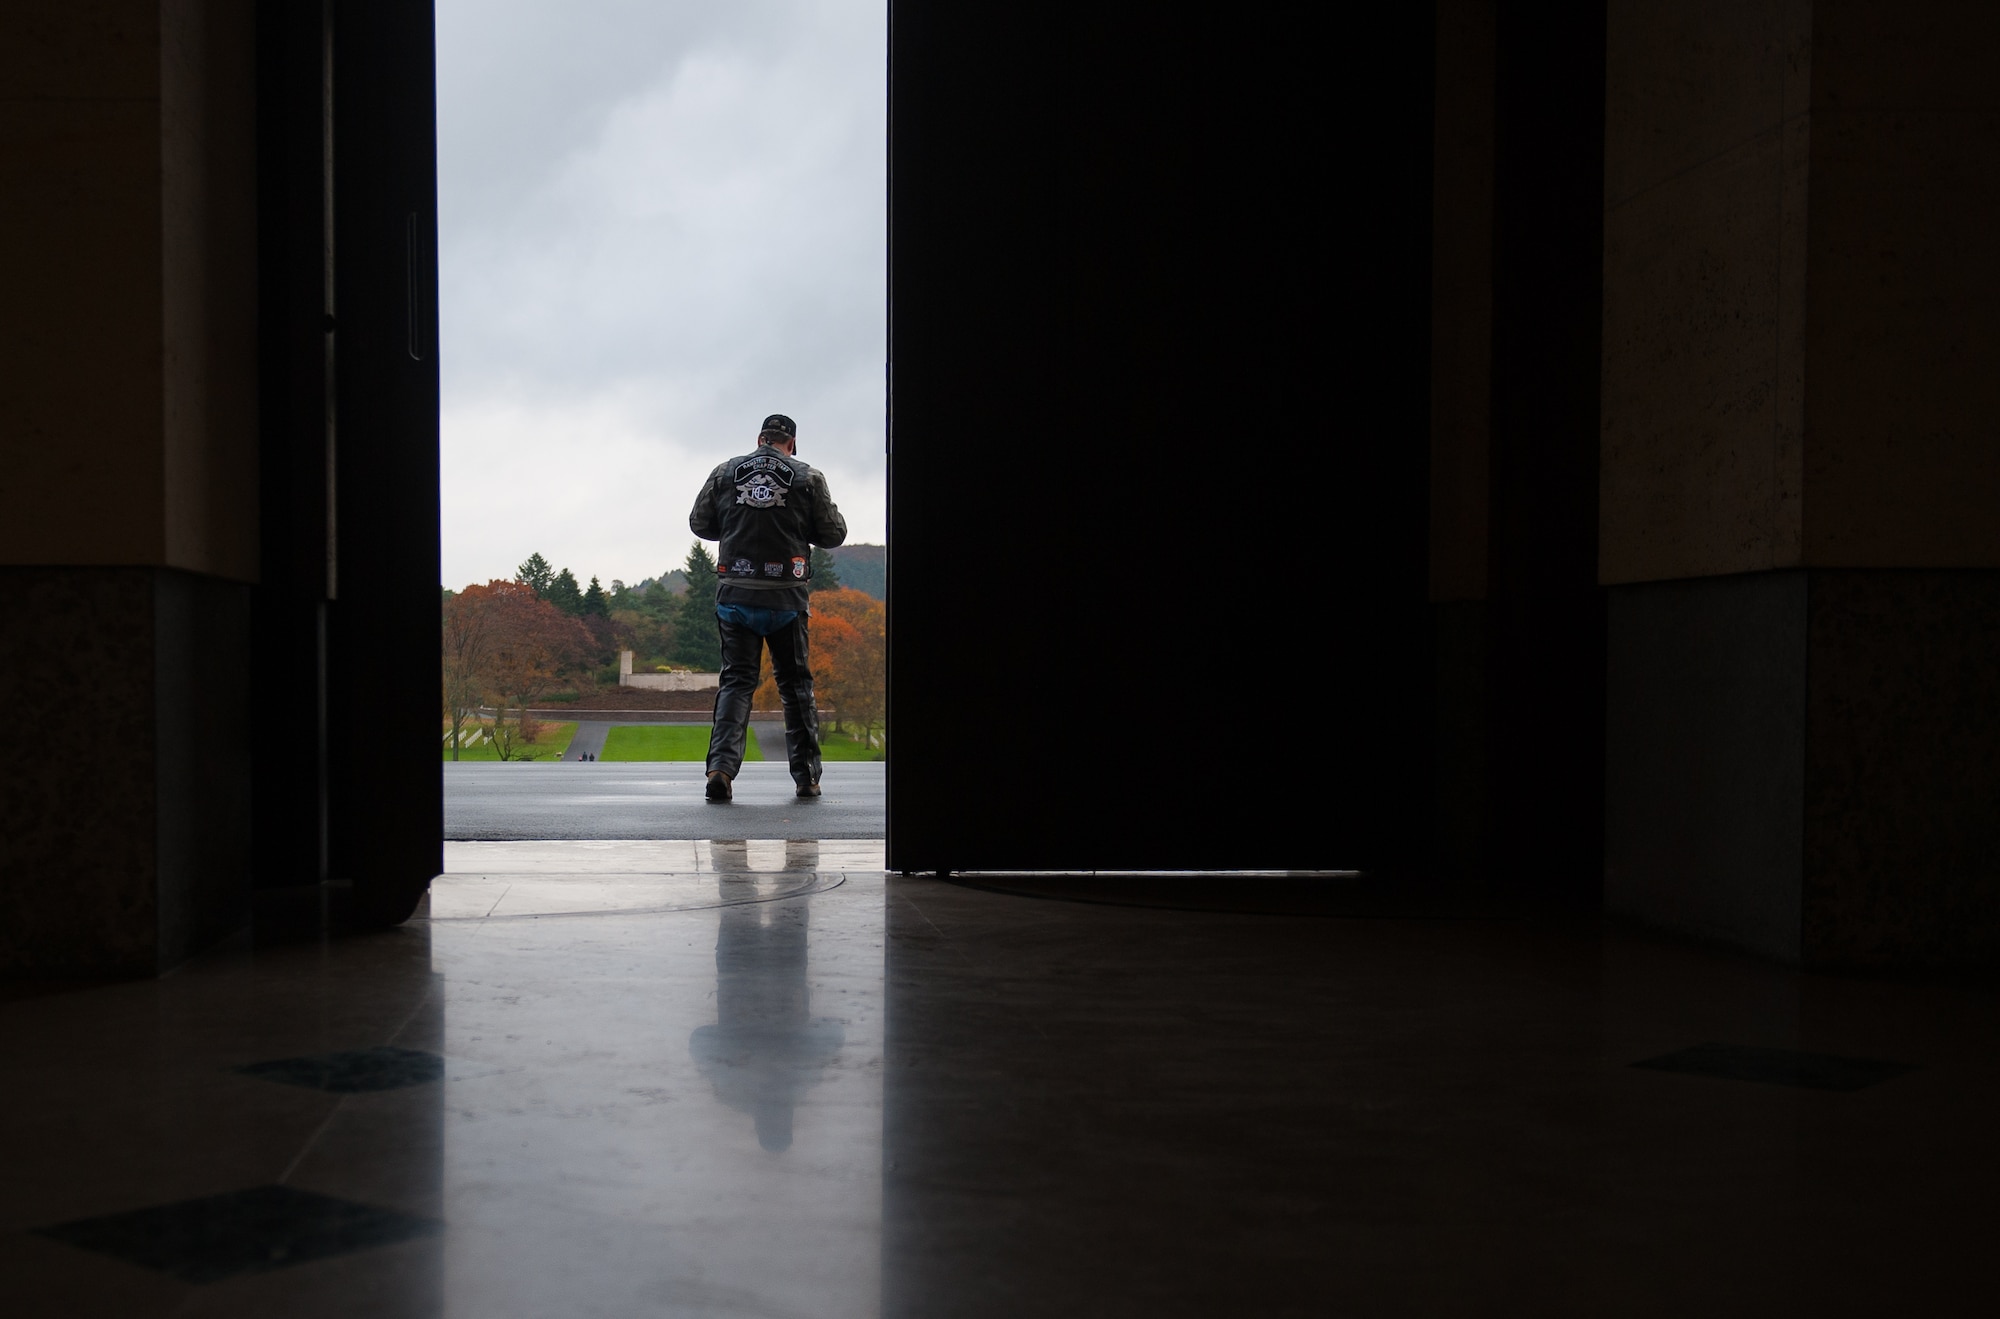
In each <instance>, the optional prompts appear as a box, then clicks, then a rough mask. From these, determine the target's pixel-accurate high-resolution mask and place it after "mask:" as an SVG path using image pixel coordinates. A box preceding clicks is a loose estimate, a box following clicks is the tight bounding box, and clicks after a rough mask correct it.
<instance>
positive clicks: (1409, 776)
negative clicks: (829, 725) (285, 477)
mask: <svg viewBox="0 0 2000 1319" xmlns="http://www.w3.org/2000/svg"><path fill="white" fill-rule="evenodd" d="M1300 12H1301V13H1303V12H1304V11H1300ZM1331 12H1337V13H1338V15H1339V18H1338V20H1337V22H1335V21H1334V20H1331V19H1328V20H1325V21H1326V22H1327V23H1328V24H1329V25H1330V27H1329V28H1328V29H1322V28H1321V27H1320V26H1318V25H1314V26H1311V27H1310V28H1300V27H1298V26H1297V25H1296V24H1293V23H1290V22H1288V21H1285V20H1283V19H1282V17H1281V16H1280V15H1279V14H1278V13H1277V12H1275V11H1273V12H1270V13H1262V12H1259V13H1254V14H1253V13H1251V12H1249V11H1244V12H1243V13H1240V14H1238V13H1227V14H1219V13H1216V12H1214V11H1209V10H1198V9H1197V10H1173V9H1169V8H1162V7H1160V6H1157V5H1141V4H1137V3H1128V2H1126V0H1086V2H1085V3H1081V4H1076V5H1064V6H1060V7H1042V8H1037V7H1030V8H1029V9H1027V10H1023V9H1022V8H1021V7H1020V6H1018V5H1014V4H1001V3H997V2H996V0H971V3H966V4H954V5H917V4H895V5H893V6H892V16H891V41H890V50H891V56H890V68H891V72H890V98H891V101H890V116H891V128H890V178H891V183H890V211H891V216H890V230H891V238H890V266H891V276H890V279H891V290H890V301H891V330H890V336H891V350H890V351H891V359H892V361H891V373H892V386H891V440H890V454H891V456H890V517H891V530H890V544H891V574H892V575H891V611H892V615H891V617H892V626H893V629H894V633H893V641H892V648H893V649H892V655H891V664H892V675H891V717H890V737H891V743H890V769H889V772H890V798H889V802H890V806H889V810H890V815H889V845H890V863H891V865H892V867H894V868H897V869H905V870H934V869H1002V868H1009V867H1024V868H1038V869H1049V868H1053V869H1067V868H1086V867H1088V868H1148V869H1150V868H1183V867H1185V868H1200V869H1229V868H1239V867H1339V866H1350V865H1363V866H1373V867H1378V868H1386V867H1392V866H1393V865H1394V864H1395V862H1396V861H1397V859H1398V858H1399V857H1401V856H1407V855H1409V854H1410V844H1411V843H1412V842H1413V840H1415V839H1416V837H1417V836H1418V834H1419V833H1420V829H1421V821H1420V820H1419V819H1418V818H1417V817H1418V815H1419V814H1420V813H1421V811H1422V809H1423V807H1422V803H1423V801H1424V799H1425V796H1426V795H1427V793H1426V790H1427V788H1428V784H1429V775H1430V771H1429V767H1428V764H1427V763H1426V758H1427V756H1428V747H1429V744H1430V729H1429V722H1430V702H1429V697H1428V692H1429V680H1430V675H1429V668H1430V664H1431V660H1430V654H1431V650H1430V642H1429V621H1428V615H1427V612H1426V606H1425V565H1424V555H1425V552H1426V539H1425V525H1426V524H1425V518H1426V511H1425V510H1426V485H1425V483H1426V472H1427V461H1428V458H1427V450H1428V434H1429V417H1428V381H1427V374H1426V373H1427V362H1428V357H1427V353H1428V341H1427V335H1428V321H1427V318H1428V302H1429V285H1428V256H1429V178H1430V106H1431V73H1430V69H1431V58H1432V56H1431V30H1430V29H1431V20H1430V15H1429V7H1428V6H1418V5H1401V6H1397V5H1385V6H1371V7H1367V10H1366V12H1362V11H1360V10H1357V9H1356V7H1352V6H1350V7H1346V8H1343V9H1339V10H1337V11H1331ZM1300 21H1304V20H1300Z"/></svg>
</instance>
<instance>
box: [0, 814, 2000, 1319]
mask: <svg viewBox="0 0 2000 1319" xmlns="http://www.w3.org/2000/svg"><path fill="white" fill-rule="evenodd" d="M449 862H450V866H451V870H452V873H450V874H448V875H447V876H446V877H444V878H442V879H440V880H439V881H438V883H437V884H436V885H435V886H434V888H433V893H432V897H431V900H430V902H429V904H428V910H427V912H426V913H425V914H424V915H423V916H421V917H420V918H419V919H418V920H415V921H413V922H411V923H410V924H409V925H407V926H405V927H404V928H402V929H399V930H396V931H392V932H389V933H386V934H380V935H373V936H367V937H361V938H353V939H347V940H341V941H336V942H331V943H310V944H293V945H286V946H279V947H253V946H249V945H247V944H246V945H245V946H241V947H237V948H233V949H229V950H224V951H221V952H218V953H216V954H213V955H211V956H209V957H206V958H203V959H201V960H199V961H198V962H196V963H195V964H193V965H191V966H189V967H186V968H184V969H183V970H182V971H180V972H179V973H177V974H175V975H172V976H169V977H166V978H164V979H162V980H158V981H150V982H142V983H128V984H114V985H99V986H90V987H66V988H60V989H54V988H50V987H41V988H40V989H37V990H35V991H28V990H23V989H13V990H8V991H5V992H4V993H0V1059H4V1063H0V1065H4V1067H5V1070H6V1077H5V1080H6V1084H5V1086H4V1087H0V1158H4V1167H5V1169H6V1176H5V1178H4V1179H0V1279H4V1280H5V1290H4V1292H0V1295H4V1298H5V1312H6V1313H7V1314H8V1315H10V1316H11V1315H20V1316H41V1315H51V1316H54V1315H62V1316H94V1315H107V1316H225V1315H258V1316H271V1315H277V1316H294V1315H296V1316H321V1315H324V1316H333V1315H340V1316H344V1317H351V1316H356V1315H371V1316H372V1315H386V1316H402V1315H408V1316H418V1315H425V1316H428V1315H451V1316H468V1317H471V1316H479V1317H480V1319H485V1317H487V1316H491V1317H493V1319H509V1317H511V1316H524V1317H525V1316H587V1315H603V1316H637V1315H717V1316H722V1315H759V1316H770V1315H797V1316H815V1317H816V1316H843V1315H853V1316H873V1315H877V1314H887V1315H891V1316H895V1317H896V1319H928V1317H929V1316H980V1317H982V1319H983V1317H984V1316H1038V1315H1064V1316H1067V1315H1075V1316H1106V1315H1132V1316H1180V1315H1202V1316H1206V1315H1239V1314H1241V1315H1258V1316H1265V1315H1314V1316H1317V1315H1324V1314H1339V1313H1355V1314H1368V1315H1394V1314H1423V1315H1431V1314H1437V1315H1461V1314H1494V1315H1500V1314H1507V1315H1512V1314H1537V1315H1627V1314H1632V1315H1656V1314H1657V1315H1689V1314H1703V1315H1707V1314H1760V1315H1761V1314H1773V1315H1790V1314H1814V1315H1818V1314H1885V1313H1894V1314H1926V1315H1930V1314H1983V1313H1987V1312H1991V1311H1992V1310H1993V1308H1994V1307H1995V1305H1996V1304H2000V1285H1996V1283H1995V1281H1994V1279H1993V1278H1992V1276H1991V1271H1990V1269H1988V1268H1987V1267H1986V1265H1985V1263H1984V1261H1985V1260H1986V1258H1987V1251H1988V1249H1989V1248H1990V1241H1991V1234H1992V1232H1993V1230H1994V1228H1995V1226H1996V1211H1995V1209H1994V1205H1993V1195H1992V1190H1991V1188H1992V1185H1993V1179H1994V1173H1995V1172H1996V1170H2000V1134H1996V1132H1995V1129H1994V1124H1993V1122H1992V1121H1991V1114H1992V1112H1993V1111H1994V1105H1995V1101H1996V1100H2000V1058H1996V1056H1995V1053H1994V1048H1993V1046H1994V1043H1995V1041H1996V1039H2000V1033H1996V1027H2000V1000H1997V999H1996V996H1995V995H1994V994H1993V993H1991V992H1990V991H1985V990H1967V989H1950V988H1943V987H1938V986H1921V985H1910V984H1897V983H1886V982H1870V981H1862V980H1852V979H1831V978H1820V977H1810V976H1800V975H1797V974H1794V973H1791V972H1787V971H1785V970H1783V969H1780V968H1775V967H1770V966H1766V965H1761V964H1758V963H1755V962H1751V961H1748V960H1744V959H1739V958H1735V957H1732V956H1728V955H1724V954H1718V953H1712V952H1706V951H1702V950H1698V949H1692V948H1688V947H1684V946H1679V945H1675V944H1670V943H1663V942H1657V941H1652V940H1649V939H1645V938H1641V937H1638V936H1635V935H1631V934H1627V933H1622V932H1619V931H1616V930H1607V929H1604V928H1602V927H1600V926H1598V925H1596V924H1595V923H1574V924H1563V923H1548V922H1541V921H1532V920H1518V919H1358V918H1348V917H1339V918H1326V917H1302V916H1284V915H1269V914H1264V915H1238V914H1227V913H1217V912H1208V911H1184V910H1163V909H1138V908H1129V907H1120V906H1115V905H1088V904H1081V903H1070V902H1057V901H1048V900H1045V899H1041V898H1036V897H1027V896H1019V895H1014V894H1004V893H994V892H987V891H980V890H975V889H971V888H967V887H962V886H957V885H952V884H947V883H942V882H939V881H937V880H934V879H909V878H900V877H885V876H884V875H883V874H882V871H881V865H882V855H881V850H880V844H879V843H867V842H842V843H833V842H822V843H814V842H811V841H798V840H793V841H790V842H783V841H776V842H769V843H758V842H752V843H747V844H746V843H740V842H739V843H727V842H715V843H701V842H693V843H673V844H649V843H636V842H615V843H564V844H537V843H520V844H458V845H454V846H453V848H452V850H451V853H450V856H449Z"/></svg>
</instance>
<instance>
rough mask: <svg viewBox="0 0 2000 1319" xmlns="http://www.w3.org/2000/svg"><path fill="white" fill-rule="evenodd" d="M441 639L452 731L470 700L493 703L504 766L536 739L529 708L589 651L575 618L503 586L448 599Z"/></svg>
mask: <svg viewBox="0 0 2000 1319" xmlns="http://www.w3.org/2000/svg"><path fill="white" fill-rule="evenodd" d="M444 641H445V654H444V679H445V705H446V710H447V712H448V713H449V714H450V715H451V717H452V722H453V726H454V731H456V730H457V729H458V728H460V727H462V726H463V724H464V722H465V719H466V718H468V717H469V716H470V714H471V708H470V707H472V705H473V702H475V701H476V702H479V703H483V704H486V705H491V706H492V707H493V710H494V720H493V742H494V751H495V753H496V754H497V755H498V756H499V757H500V759H502V760H515V759H524V758H526V754H525V753H524V750H523V749H524V747H525V745H526V744H527V743H529V742H532V741H533V740H534V736H533V734H534V730H533V728H532V727H531V726H530V725H529V723H528V719H527V708H528V706H529V705H531V704H532V703H533V702H535V701H537V700H539V699H541V698H542V697H543V696H545V695H546V694H547V693H548V691H549V689H550V688H551V687H553V686H554V685H555V683H556V681H557V680H558V679H559V678H560V677H561V676H562V675H563V673H564V672H565V671H566V670H569V669H571V668H574V667H575V666H577V665H579V664H582V663H585V662H587V660H588V657H589V654H590V651H591V636H590V633H589V632H588V631H587V630H586V629H585V628H584V625H583V623H582V622H581V621H580V620H578V619H575V618H572V617H570V616H569V615H568V614H565V613H563V612H562V610H560V609H558V608H556V607H555V606H554V605H553V604H551V603H549V602H548V601H547V600H541V599H537V598H536V596H535V592H534V588H532V587H530V586H527V585H525V584H523V583H521V582H509V581H492V582H488V583H487V584H486V585H484V586H468V587H466V588H465V589H464V590H463V591H460V592H459V593H458V594H457V595H455V596H453V597H452V598H451V599H450V600H448V601H446V602H445V617H444ZM510 711H511V713H512V718H511V719H510V718H509V713H510ZM454 749H455V748H454Z"/></svg>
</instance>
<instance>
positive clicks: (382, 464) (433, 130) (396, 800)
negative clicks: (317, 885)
mask: <svg viewBox="0 0 2000 1319" xmlns="http://www.w3.org/2000/svg"><path fill="white" fill-rule="evenodd" d="M434 49H435V34H434V25H433V16H432V8H431V5H430V4H429V3H426V2H424V0H335V4H334V7H333V78H332V83H333V116H332V118H333V140H332V152H333V166H334V167H333V217H334V220H333V270H334V280H333V306H332V331H331V333H332V338H333V343H334V379H335V384H334V390H333V393H334V399H335V418H334V426H333V462H332V470H333V483H334V495H333V500H332V505H333V510H334V516H333V521H334V525H333V528H332V541H333V545H334V571H333V581H332V584H331V586H332V589H331V596H332V599H331V600H330V602H329V603H328V605H327V610H326V649H327V718H328V729H329V733H328V737H329V745H328V805H329V821H330V828H329V843H330V869H331V871H332V874H333V876H334V877H335V878H345V879H351V880H352V881H353V883H354V886H355V899H356V905H357V907H358V908H359V909H360V912H361V915H362V917H363V919H365V920H368V921H371V922H377V923H386V922H393V921H398V920H401V919H403V918H404V917H405V916H407V915H408V914H409V913H410V910H411V909H412V907H414V905H415V904H416V902H417V900H418V899H419V898H420V897H421V896H422V894H423V892H424V890H425V887H426V886H427V885H428V884H429V882H430V880H431V878H432V877H433V876H434V875H436V874H437V873H438V871H439V870H440V869H442V866H443V844H442V842H441V841H440V840H441V838H442V836H443V816H444V795H443V794H444V789H443V778H442V775H441V772H440V764H439V760H438V752H437V738H438V731H437V730H438V718H437V716H438V686H437V683H438V679H437V646H438V578H439V571H440V567H439V548H438V530H439V526H438V359H437V89H436V61H435V55H434Z"/></svg>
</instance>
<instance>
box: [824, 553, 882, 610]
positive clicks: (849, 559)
mask: <svg viewBox="0 0 2000 1319" xmlns="http://www.w3.org/2000/svg"><path fill="white" fill-rule="evenodd" d="M827 554H829V555H830V556H832V558H833V566H834V568H835V569H836V570H837V571H838V572H839V573H840V584H841V585H842V586H845V587H849V588H851V589H853V590H856V591H865V592H867V593H868V594H869V595H872V596H874V597H875V598H876V599H877V600H886V599H888V598H889V547H888V546H887V545H843V546H841V547H840V548H839V549H837V550H828V551H827Z"/></svg>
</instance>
